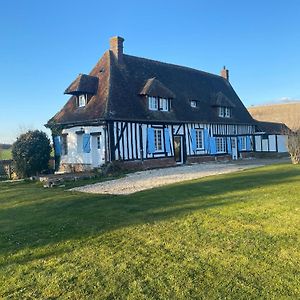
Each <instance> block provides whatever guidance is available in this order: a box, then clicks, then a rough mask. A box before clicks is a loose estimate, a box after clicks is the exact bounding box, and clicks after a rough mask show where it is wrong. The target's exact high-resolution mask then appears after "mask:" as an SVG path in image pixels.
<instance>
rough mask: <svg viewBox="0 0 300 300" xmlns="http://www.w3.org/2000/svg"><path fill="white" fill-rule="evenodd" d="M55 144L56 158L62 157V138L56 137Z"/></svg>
mask: <svg viewBox="0 0 300 300" xmlns="http://www.w3.org/2000/svg"><path fill="white" fill-rule="evenodd" d="M53 144H54V152H55V156H60V155H61V141H60V136H55V137H54V138H53Z"/></svg>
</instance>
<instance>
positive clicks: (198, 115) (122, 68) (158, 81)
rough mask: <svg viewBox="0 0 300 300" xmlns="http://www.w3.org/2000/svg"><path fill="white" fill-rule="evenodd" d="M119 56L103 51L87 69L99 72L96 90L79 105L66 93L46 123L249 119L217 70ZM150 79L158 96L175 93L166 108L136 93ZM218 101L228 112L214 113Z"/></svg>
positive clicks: (245, 121)
mask: <svg viewBox="0 0 300 300" xmlns="http://www.w3.org/2000/svg"><path fill="white" fill-rule="evenodd" d="M122 62H123V63H122V64H120V63H118V61H117V60H116V58H115V56H114V55H113V53H112V52H111V51H107V52H106V53H105V54H104V55H103V57H102V58H101V59H100V61H99V62H98V63H97V65H96V66H95V68H94V69H93V70H92V71H91V73H90V76H95V77H97V78H99V82H98V90H97V94H96V95H94V96H92V98H91V99H90V101H89V103H88V104H87V105H86V107H84V108H78V107H76V99H75V96H72V97H71V98H70V99H69V101H68V102H67V103H66V105H65V106H64V107H63V108H62V110H61V111H60V112H59V113H57V114H56V115H55V116H54V117H53V118H52V119H51V120H49V122H48V126H50V127H51V126H52V125H54V124H73V123H91V122H96V121H101V120H132V121H134V120H135V121H160V122H173V123H176V122H203V123H204V122H210V123H228V124H254V120H253V119H252V117H251V116H250V114H249V113H248V111H247V109H246V108H245V106H244V105H243V103H242V102H241V100H240V99H239V97H238V96H237V94H236V93H235V91H234V90H233V88H232V86H231V85H230V83H229V82H228V81H227V80H226V79H224V78H222V77H221V76H218V75H213V74H210V73H206V72H203V71H198V70H195V69H191V68H187V67H182V66H177V65H172V64H168V63H162V62H158V61H154V60H150V59H145V58H139V57H134V56H130V55H125V54H124V55H123V60H122ZM151 78H152V81H151ZM154 78H155V79H154ZM149 79H150V81H149ZM152 85H153V90H155V91H156V92H157V91H159V93H161V95H160V96H161V97H165V96H166V95H168V97H170V96H171V95H172V98H173V96H174V97H175V96H176V98H175V99H174V100H171V111H170V112H162V111H150V110H149V109H148V107H147V101H146V97H145V96H143V95H141V94H140V93H141V91H142V92H143V93H145V94H146V91H147V92H150V91H152V89H151V86H152ZM154 87H155V88H154ZM156 92H155V93H154V92H153V94H152V95H154V94H157V93H156ZM151 93H152V92H151ZM220 95H221V96H220ZM170 98H171V97H170ZM220 99H221V100H220ZM224 99H225V100H224ZM190 100H197V101H198V104H199V105H198V107H197V108H192V107H191V106H190ZM218 101H219V102H220V103H221V104H223V103H225V102H226V103H227V104H228V103H229V102H230V104H231V105H230V106H231V107H232V118H221V117H218V114H217V110H216V108H215V107H214V105H216V103H218ZM224 101H225V102H224ZM227 104H226V106H227Z"/></svg>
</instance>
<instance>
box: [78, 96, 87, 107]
mask: <svg viewBox="0 0 300 300" xmlns="http://www.w3.org/2000/svg"><path fill="white" fill-rule="evenodd" d="M86 100H87V97H86V95H79V96H78V107H85V106H86Z"/></svg>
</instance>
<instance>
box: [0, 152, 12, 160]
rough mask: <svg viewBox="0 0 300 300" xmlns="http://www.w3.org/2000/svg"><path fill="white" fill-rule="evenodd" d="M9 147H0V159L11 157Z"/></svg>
mask: <svg viewBox="0 0 300 300" xmlns="http://www.w3.org/2000/svg"><path fill="white" fill-rule="evenodd" d="M11 157H12V156H11V149H0V160H1V159H11Z"/></svg>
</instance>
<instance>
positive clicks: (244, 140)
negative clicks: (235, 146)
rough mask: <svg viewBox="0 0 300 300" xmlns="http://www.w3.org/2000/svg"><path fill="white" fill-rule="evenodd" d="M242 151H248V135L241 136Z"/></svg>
mask: <svg viewBox="0 0 300 300" xmlns="http://www.w3.org/2000/svg"><path fill="white" fill-rule="evenodd" d="M240 141H241V151H246V150H247V137H246V136H241V139H240Z"/></svg>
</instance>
